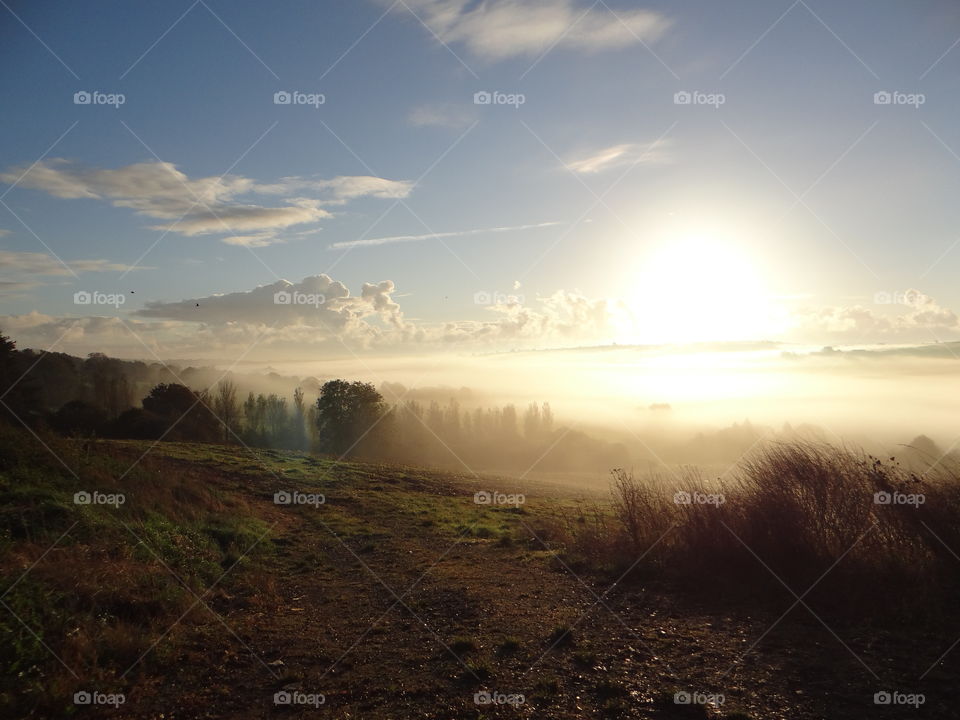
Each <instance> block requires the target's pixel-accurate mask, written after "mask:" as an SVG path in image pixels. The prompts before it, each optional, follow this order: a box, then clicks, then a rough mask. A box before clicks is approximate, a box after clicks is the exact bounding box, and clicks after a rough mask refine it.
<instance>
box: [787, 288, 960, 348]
mask: <svg viewBox="0 0 960 720" xmlns="http://www.w3.org/2000/svg"><path fill="white" fill-rule="evenodd" d="M898 297H899V299H898V301H897V304H889V303H890V299H892V298H893V296H890V299H888V297H887V294H886V293H881V300H882V304H875V305H874V306H873V307H867V306H864V305H852V306H843V307H824V308H802V309H800V310H797V311H795V312H794V320H795V327H794V329H793V333H794V334H795V335H799V336H802V337H811V338H812V337H816V338H818V339H824V340H826V339H834V340H837V341H844V340H848V341H851V342H867V341H884V340H886V341H896V340H903V341H922V340H926V341H929V340H930V339H931V338H937V337H938V336H939V335H941V334H942V335H944V336H948V335H949V336H951V337H952V336H953V335H955V334H956V333H957V332H960V317H958V316H957V314H956V313H955V312H954V311H953V310H950V309H948V308H945V307H943V306H941V305H940V304H938V303H937V301H936V300H934V299H933V298H932V297H930V296H928V295H924V294H923V293H921V292H919V291H918V290H908V291H906V292H905V293H902V294H899V295H898ZM881 307H884V308H886V309H888V310H890V309H892V310H893V312H882V311H880V308H881Z"/></svg>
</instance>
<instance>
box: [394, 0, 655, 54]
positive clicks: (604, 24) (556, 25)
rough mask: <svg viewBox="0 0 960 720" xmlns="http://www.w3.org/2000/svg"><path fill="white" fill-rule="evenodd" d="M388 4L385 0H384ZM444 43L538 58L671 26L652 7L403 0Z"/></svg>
mask: <svg viewBox="0 0 960 720" xmlns="http://www.w3.org/2000/svg"><path fill="white" fill-rule="evenodd" d="M383 2H386V0H383ZM406 4H407V5H408V6H409V9H410V10H411V11H413V12H414V13H416V15H417V16H418V17H419V18H420V19H421V20H422V21H423V22H424V23H425V24H426V25H427V26H428V27H429V28H430V30H431V31H432V32H433V33H434V34H435V35H436V36H437V38H439V39H440V40H441V41H442V42H444V43H447V44H461V45H464V46H466V47H467V48H468V49H469V50H470V52H472V53H473V54H474V55H477V56H479V57H482V58H485V59H490V60H502V59H505V58H510V57H516V56H524V55H525V56H537V55H540V54H541V53H543V52H546V51H547V50H548V49H550V48H552V47H554V46H556V47H567V48H576V49H582V50H608V49H615V48H621V47H626V46H629V45H634V44H637V43H640V42H644V43H651V42H654V41H656V40H658V39H659V38H660V37H661V36H662V35H663V33H664V32H665V31H666V30H667V28H668V27H669V25H670V22H669V20H667V18H665V17H664V16H663V15H661V14H660V13H657V12H654V11H652V10H643V9H638V10H624V11H621V12H617V13H616V14H614V12H612V11H610V10H608V9H607V8H605V7H599V6H597V5H592V6H591V5H589V4H585V3H574V2H573V1H572V0H539V2H535V3H534V2H523V1H521V0H486V1H485V2H471V0H407V3H406Z"/></svg>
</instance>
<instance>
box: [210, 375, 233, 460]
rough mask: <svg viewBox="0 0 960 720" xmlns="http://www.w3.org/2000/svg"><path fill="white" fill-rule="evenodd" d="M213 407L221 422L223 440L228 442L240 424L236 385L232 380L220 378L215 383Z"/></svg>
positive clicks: (231, 439)
mask: <svg viewBox="0 0 960 720" xmlns="http://www.w3.org/2000/svg"><path fill="white" fill-rule="evenodd" d="M213 409H214V412H215V413H216V414H217V417H218V418H220V421H221V422H222V423H223V441H224V442H225V443H228V444H229V443H231V442H232V441H233V435H234V433H236V432H237V430H238V428H239V424H240V403H239V402H237V386H236V385H235V384H234V383H233V381H231V380H221V381H220V382H219V383H218V384H217V394H216V396H214V398H213Z"/></svg>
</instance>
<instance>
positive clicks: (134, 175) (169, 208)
mask: <svg viewBox="0 0 960 720" xmlns="http://www.w3.org/2000/svg"><path fill="white" fill-rule="evenodd" d="M18 178H19V185H20V186H21V187H24V188H33V189H36V190H42V191H44V192H47V193H49V194H50V195H53V196H54V197H59V198H66V199H82V198H85V199H97V200H105V201H107V202H109V203H111V204H112V205H114V206H115V207H123V208H130V209H132V210H134V211H135V212H137V213H139V214H141V215H144V216H147V217H151V218H155V219H158V220H166V221H170V222H167V223H164V224H160V225H153V226H151V229H154V230H167V231H172V232H177V233H180V234H182V235H187V236H193V235H206V234H210V233H227V234H230V235H232V236H234V237H237V236H238V235H239V234H241V233H254V234H259V235H260V240H261V242H263V243H264V244H266V243H267V241H268V240H269V239H270V237H271V236H269V235H267V234H266V233H267V232H269V231H276V230H283V229H285V228H289V227H291V226H294V225H302V224H305V223H314V222H317V221H319V220H323V219H325V218H329V217H331V213H330V212H329V211H328V210H325V209H324V206H335V205H342V204H344V203H346V202H349V201H351V200H356V199H359V198H363V197H372V198H399V197H406V196H407V195H408V194H409V193H410V192H411V190H412V183H410V182H408V181H397V180H388V179H385V178H378V177H370V176H340V177H335V178H333V179H329V180H324V179H310V178H300V177H289V178H282V179H281V180H279V181H277V182H275V183H268V184H262V183H257V182H256V181H254V180H253V179H251V178H246V177H242V176H239V175H224V176H223V177H204V178H190V177H188V176H187V175H186V174H185V173H183V172H181V171H180V170H178V169H177V168H176V166H175V165H173V164H172V163H167V162H159V161H152V162H142V163H135V164H133V165H127V166H124V167H120V168H115V169H105V168H88V167H82V166H77V165H74V164H72V163H69V162H67V161H66V160H63V159H53V160H47V161H44V162H39V163H37V164H36V165H34V166H33V167H31V168H29V169H24V168H9V169H8V170H6V171H4V172H0V181H3V182H15V181H16V180H17V179H18ZM300 193H313V194H314V195H315V196H314V197H303V196H302V195H299V194H300ZM249 195H287V196H288V197H286V198H285V203H286V204H284V205H281V206H276V207H270V206H264V205H259V204H254V203H250V202H240V201H239V198H241V197H244V196H249Z"/></svg>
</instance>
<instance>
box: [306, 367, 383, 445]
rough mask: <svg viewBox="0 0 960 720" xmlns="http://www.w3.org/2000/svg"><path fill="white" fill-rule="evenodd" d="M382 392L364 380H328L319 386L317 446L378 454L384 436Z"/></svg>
mask: <svg viewBox="0 0 960 720" xmlns="http://www.w3.org/2000/svg"><path fill="white" fill-rule="evenodd" d="M386 412H387V406H386V403H384V401H383V396H382V395H380V393H379V392H377V389H376V388H375V387H374V386H373V385H371V384H369V383H364V382H353V383H351V382H347V381H346V380H331V381H329V382H326V383H324V384H323V387H321V388H320V397H319V398H318V399H317V429H318V431H319V441H320V449H321V450H322V451H323V452H328V453H331V454H333V455H338V456H343V455H348V454H350V455H355V454H368V455H369V454H378V450H380V449H381V448H382V445H383V443H384V442H385V440H386V433H385V432H384V431H385V429H386V428H385V427H379V426H380V425H382V424H383V423H382V421H383V417H384V415H385V414H386Z"/></svg>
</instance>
